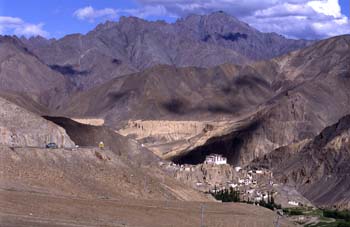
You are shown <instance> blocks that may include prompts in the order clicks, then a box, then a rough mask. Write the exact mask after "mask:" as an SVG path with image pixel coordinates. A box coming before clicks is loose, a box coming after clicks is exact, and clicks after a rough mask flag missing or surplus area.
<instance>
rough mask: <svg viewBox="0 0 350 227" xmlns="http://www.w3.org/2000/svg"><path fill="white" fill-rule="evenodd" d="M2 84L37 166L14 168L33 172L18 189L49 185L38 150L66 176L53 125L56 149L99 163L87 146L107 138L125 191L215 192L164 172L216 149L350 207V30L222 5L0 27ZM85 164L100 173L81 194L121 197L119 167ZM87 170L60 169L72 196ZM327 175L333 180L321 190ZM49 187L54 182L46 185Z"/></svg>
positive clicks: (6, 106) (326, 201)
mask: <svg viewBox="0 0 350 227" xmlns="http://www.w3.org/2000/svg"><path fill="white" fill-rule="evenodd" d="M0 82H1V83H0V97H1V98H0V103H1V104H2V105H1V106H2V107H1V108H2V109H1V111H0V114H1V116H2V117H3V118H2V119H1V120H0V123H1V125H0V131H1V136H2V137H3V138H0V145H2V146H5V147H12V146H13V144H14V143H15V145H16V146H20V147H31V150H30V152H31V153H30V154H26V155H28V156H25V158H24V159H23V160H22V162H23V163H24V164H23V165H24V166H26V168H27V167H28V172H29V173H25V172H23V174H19V175H16V174H14V175H13V177H14V178H13V179H14V180H13V181H12V180H11V178H10V177H9V178H8V179H7V180H8V182H7V184H8V185H11V187H12V186H13V187H17V186H18V185H20V183H19V182H20V180H23V179H21V177H22V176H25V175H26V174H27V175H28V176H29V177H28V179H30V180H28V181H27V183H28V182H29V183H28V184H27V185H20V188H21V189H23V188H25V189H28V190H29V189H30V190H36V189H35V187H32V186H31V184H33V185H35V184H38V185H40V184H41V183H40V180H39V181H36V180H33V176H34V175H35V174H33V175H31V174H32V173H38V171H39V168H36V167H38V166H36V167H35V168H33V169H30V167H29V163H32V162H35V160H36V158H37V157H38V158H39V157H44V158H42V159H40V160H46V161H47V163H46V164H45V165H44V166H45V169H50V168H55V169H57V171H58V172H59V171H63V172H64V173H65V174H67V173H66V172H65V171H64V169H65V168H66V167H67V168H68V167H69V166H70V164H69V163H68V162H66V161H65V159H64V158H63V159H61V158H59V159H57V157H56V156H55V154H51V153H50V154H48V155H47V156H45V154H43V153H42V152H43V151H42V150H41V149H42V147H40V146H41V145H42V144H44V143H45V142H46V140H47V139H46V140H45V139H44V140H45V141H44V140H43V138H48V136H49V135H54V136H53V137H52V138H53V139H51V140H55V142H57V143H58V144H59V146H60V147H64V146H65V145H67V144H68V145H69V147H71V148H72V147H74V145H79V146H82V147H84V148H82V149H87V151H86V152H87V153H86V154H81V155H82V157H83V158H84V159H85V160H87V162H88V163H89V165H90V166H93V167H96V168H101V169H104V167H103V166H104V165H103V163H104V162H106V163H109V162H108V157H105V156H100V155H96V153H95V150H89V149H90V148H91V147H93V146H96V145H97V144H98V143H99V141H102V140H106V145H107V146H108V147H109V148H110V150H108V152H107V153H108V155H109V156H110V157H111V159H112V161H111V160H109V161H111V163H112V164H113V163H114V164H113V165H115V166H114V167H113V165H112V164H108V165H107V167H105V170H106V172H108V173H112V172H113V171H121V172H122V173H123V174H124V175H125V176H124V175H123V174H119V175H115V176H114V175H113V177H114V178H113V179H114V180H120V181H121V182H123V183H122V185H121V186H120V189H123V190H124V189H126V190H127V191H128V192H127V193H126V194H127V196H128V197H131V198H141V197H147V198H150V199H156V198H157V195H156V194H152V192H151V191H155V192H159V193H163V194H164V195H162V196H160V198H161V199H165V198H167V197H172V198H174V199H180V200H190V198H191V197H193V198H196V200H199V201H204V200H205V201H208V198H207V197H206V196H204V195H202V194H200V193H198V192H196V191H194V190H193V189H192V188H189V187H187V186H185V185H184V184H182V183H181V182H175V181H173V180H174V179H171V178H167V177H168V176H166V175H165V173H163V172H162V170H161V169H159V168H158V166H157V163H158V162H159V161H160V160H161V159H165V161H172V162H175V163H177V164H199V163H202V162H203V161H204V160H205V157H206V156H207V155H210V154H212V153H217V154H222V155H223V156H224V157H226V158H227V159H228V163H229V164H231V165H234V166H243V167H249V166H251V165H254V166H259V167H264V168H269V169H271V170H272V171H273V173H274V175H275V177H276V179H277V180H278V181H279V182H281V183H283V184H289V185H292V186H293V187H295V188H296V189H297V190H298V191H299V192H300V193H301V194H302V195H303V196H305V197H306V198H307V199H308V200H310V201H311V202H312V203H314V204H315V205H317V206H322V207H333V206H336V207H338V208H349V207H350V206H349V204H350V203H349V201H350V199H349V195H348V193H347V192H348V191H350V188H349V187H350V185H349V184H348V181H349V179H348V175H349V170H348V168H347V167H346V163H347V162H348V160H349V149H348V147H349V146H348V145H349V144H348V142H349V139H350V138H349V133H348V131H349V127H350V122H349V117H344V116H346V115H349V114H350V105H349V104H350V90H349V87H350V35H343V36H338V37H332V38H328V39H325V40H318V41H314V40H313V41H310V40H293V39H288V38H285V37H283V36H281V35H278V34H275V33H262V32H260V31H258V30H256V29H254V28H252V27H250V26H249V25H248V24H246V23H244V22H241V21H239V20H238V19H236V18H234V17H232V16H230V15H228V14H225V13H224V12H215V13H212V14H209V15H190V16H188V17H186V18H184V19H179V20H178V21H176V22H175V23H166V22H164V21H154V22H149V21H145V20H143V19H139V18H135V17H122V18H121V19H120V21H119V22H111V21H107V22H105V23H103V24H100V25H98V26H97V27H96V28H95V29H93V30H92V31H90V32H88V33H87V34H71V35H67V36H65V37H63V38H61V39H45V38H43V37H32V38H28V39H27V38H24V37H21V38H18V37H12V36H0ZM11 113H12V114H13V116H10V115H11ZM5 116H6V118H5ZM72 119H73V120H74V119H76V121H79V119H83V120H89V119H97V120H99V121H101V122H103V123H102V124H103V125H99V126H87V125H84V124H81V123H78V122H75V121H73V120H72ZM23 120H28V121H31V122H32V123H30V124H29V123H25V122H23ZM338 121H339V122H338ZM337 122H338V123H337ZM12 124H14V125H15V126H16V127H14V126H12ZM36 125H40V127H36ZM17 126H18V127H17ZM23 128H25V129H23ZM5 137H6V138H5ZM14 137H16V138H14ZM34 140H36V141H34ZM33 141H34V142H33ZM68 145H67V146H68ZM18 149H19V150H18V152H17V153H21V152H22V150H21V149H22V148H18ZM3 150H4V151H3V156H4V157H6V160H8V163H10V164H11V165H12V164H13V163H16V160H17V156H16V157H15V156H11V155H10V153H9V152H11V149H10V148H6V149H5V148H4V149H3ZM63 150H64V149H63ZM83 151H85V150H83ZM83 151H82V150H80V151H79V152H80V153H81V152H83ZM62 152H63V153H64V157H70V156H69V154H68V153H67V152H66V151H62ZM65 152H66V153H65ZM31 154H32V155H33V156H30V155H31ZM73 156H74V157H73V160H74V161H75V163H76V167H74V168H72V170H73V171H76V172H79V169H84V168H85V167H84V165H83V164H82V163H83V162H82V161H83V160H79V156H78V155H75V154H74V155H73ZM95 158H98V159H100V161H101V162H98V163H97V164H96V163H94V161H93V159H95ZM118 158H121V159H120V160H119V161H118ZM55 160H59V161H58V164H57V165H56V164H55ZM43 162H45V161H43ZM8 163H7V164H8ZM5 164H6V163H5ZM10 164H8V165H10ZM42 164H43V163H42ZM13 166H16V168H17V167H18V165H17V164H13ZM140 166H141V167H142V168H141V167H140ZM145 166H149V168H151V167H154V169H153V170H149V169H148V167H145ZM155 166H157V167H155ZM8 167H9V168H8V169H11V168H12V167H11V166H8ZM139 167H140V168H141V170H140V171H139V170H137V171H136V170H135V172H133V174H134V175H135V177H136V178H137V179H138V180H137V182H136V183H135V182H134V183H133V182H130V179H128V178H127V177H126V175H127V174H128V172H129V171H134V170H132V169H133V168H135V169H137V168H139ZM18 168H19V167H18ZM69 168H70V167H69ZM142 170H143V171H144V172H143V171H142ZM4 171H5V169H4ZM30 171H32V172H30ZM84 171H88V172H90V173H91V174H92V175H94V176H97V177H101V178H102V179H101V181H99V182H98V184H97V185H98V186H96V188H95V187H93V186H92V185H93V184H94V179H93V178H88V179H87V182H88V183H87V184H86V185H84V184H83V183H82V185H77V186H76V187H74V190H75V193H76V194H79V195H83V196H96V195H99V193H100V194H101V193H102V192H103V193H105V194H109V195H110V196H121V197H122V195H121V194H120V193H119V192H118V190H116V189H113V179H112V180H111V179H110V178H108V177H107V178H104V177H102V175H100V174H101V173H96V172H94V171H92V170H91V168H90V169H89V168H88V169H84ZM147 171H150V172H147ZM39 172H40V171H39ZM146 172H147V173H146ZM11 174H13V172H11ZM79 174H80V172H79ZM79 174H76V175H73V176H72V177H71V178H70V180H69V181H64V180H62V182H61V181H59V182H60V184H61V186H60V187H62V188H61V189H62V190H63V191H64V192H65V195H67V193H68V191H69V190H67V188H68V187H69V185H73V184H75V183H76V182H79V179H80V177H82V176H81V175H79ZM11 176H12V175H11ZM40 176H41V175H40ZM164 177H166V181H167V182H165V183H161V181H162V180H161V179H162V178H163V179H164ZM56 178H59V175H56V174H54V177H53V178H50V176H48V175H45V174H44V175H42V176H41V179H44V180H45V179H46V180H48V181H49V182H55V180H53V179H56ZM143 178H144V179H146V178H149V179H151V180H152V181H153V184H152V187H151V189H150V190H146V189H145V188H143V184H142V183H140V181H141V180H142V179H143ZM59 179H60V180H61V178H59ZM32 180H33V181H32ZM52 184H54V183H52ZM55 185H56V184H55ZM103 185H108V188H107V189H106V190H104V189H103V190H102V189H101V188H103ZM157 185H158V186H157ZM159 185H161V186H159ZM325 185H330V186H329V190H326V191H322V190H321V189H322V188H323V187H325ZM56 186H57V187H58V185H56ZM18 187H19V186H18ZM118 187H119V186H118ZM132 187H134V188H133V189H131V188H132ZM39 188H40V187H39ZM315 188H316V189H315ZM40 190H43V191H45V190H46V191H49V192H56V191H55V189H54V187H53V186H52V185H50V184H49V183H48V184H44V183H42V185H41V188H40ZM103 193H102V194H103ZM332 193H333V194H332Z"/></svg>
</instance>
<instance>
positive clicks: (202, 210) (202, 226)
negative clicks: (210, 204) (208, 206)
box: [201, 205, 204, 227]
mask: <svg viewBox="0 0 350 227" xmlns="http://www.w3.org/2000/svg"><path fill="white" fill-rule="evenodd" d="M201 227H204V205H201Z"/></svg>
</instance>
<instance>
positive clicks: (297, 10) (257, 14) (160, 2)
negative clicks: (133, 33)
mask: <svg viewBox="0 0 350 227" xmlns="http://www.w3.org/2000/svg"><path fill="white" fill-rule="evenodd" d="M137 1H138V2H139V3H141V4H142V5H143V6H144V7H157V6H158V7H159V6H161V7H163V8H164V9H165V10H166V11H167V12H168V13H171V14H173V15H175V16H177V17H183V16H186V15H188V14H191V13H196V14H206V13H210V12H213V11H218V10H223V11H225V12H227V13H229V14H231V15H233V16H235V17H238V18H239V19H241V20H243V21H245V22H247V23H249V24H250V25H252V26H253V27H256V28H257V29H259V30H261V31H264V32H277V33H279V34H283V35H286V36H288V37H292V38H308V39H315V38H316V39H318V38H325V37H330V36H334V35H340V34H348V33H350V22H349V18H348V17H346V16H345V15H342V13H341V8H340V5H339V1H338V0H312V1H310V0H215V1H213V0H137Z"/></svg>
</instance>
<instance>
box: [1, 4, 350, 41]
mask: <svg viewBox="0 0 350 227" xmlns="http://www.w3.org/2000/svg"><path fill="white" fill-rule="evenodd" d="M349 2H350V1H349V0H313V1H307V0H289V1H288V0H231V1H230V0H216V1H211V0H94V1H93V0H0V34H10V35H13V34H15V35H18V36H20V35H24V36H27V37H29V36H35V35H42V36H45V37H47V38H52V37H55V38H60V37H62V36H64V35H67V34H71V33H86V32H88V31H89V30H91V29H93V28H94V27H95V26H96V25H97V24H98V23H101V22H104V21H105V20H115V21H117V20H118V19H119V17H120V16H123V15H125V16H129V15H132V16H137V17H141V18H144V19H147V20H157V19H162V20H166V21H168V22H174V21H176V19H177V18H179V17H184V16H186V15H188V14H191V13H196V14H206V13H210V12H213V11H218V10H224V11H226V12H227V13H229V14H231V15H233V16H236V17H238V18H239V19H241V20H243V21H245V22H247V23H249V24H250V25H251V26H253V27H256V28H257V29H259V30H261V31H264V32H277V33H280V34H283V35H285V36H287V37H291V38H307V39H313V38H325V37H329V36H334V35H339V34H347V33H350V23H349V17H350V16H349V8H350V6H349Z"/></svg>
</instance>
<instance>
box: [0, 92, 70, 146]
mask: <svg viewBox="0 0 350 227" xmlns="http://www.w3.org/2000/svg"><path fill="white" fill-rule="evenodd" d="M0 116H1V117H0V144H1V145H6V146H9V147H45V146H46V144H47V143H50V142H54V143H56V144H57V145H58V146H59V147H74V146H75V145H74V143H73V142H72V140H71V139H70V138H69V136H68V135H67V134H66V131H65V130H64V129H63V128H61V127H59V126H57V125H55V124H53V123H52V122H49V121H46V120H45V119H43V118H41V117H39V116H37V115H35V114H34V113H31V112H29V111H27V110H25V109H23V108H21V107H19V106H16V105H15V104H13V103H11V102H9V101H7V100H5V99H3V98H0Z"/></svg>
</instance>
